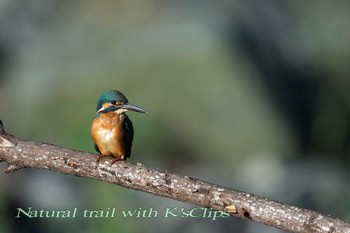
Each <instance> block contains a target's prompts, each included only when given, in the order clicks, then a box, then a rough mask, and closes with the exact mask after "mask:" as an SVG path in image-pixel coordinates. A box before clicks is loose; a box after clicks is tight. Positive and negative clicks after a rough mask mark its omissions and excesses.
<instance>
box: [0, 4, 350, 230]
mask: <svg viewBox="0 0 350 233" xmlns="http://www.w3.org/2000/svg"><path fill="white" fill-rule="evenodd" d="M349 7H350V3H349V2H348V1H332V2H330V1H329V2H327V1H306V2H305V1H279V0H275V1H264V2H263V3H262V2H259V1H253V0H249V1H244V0H237V1H196V0H189V1H157V0H139V1H125V0H124V1H58V0H46V1H44V0H41V1H38V0H36V1H34V0H29V1H19V0H14V1H10V0H1V1H0V119H2V121H3V122H4V125H5V129H6V130H7V132H9V133H11V134H13V135H16V136H17V137H19V138H21V139H25V140H36V141H43V142H48V143H53V144H57V145H61V146H65V147H68V148H72V149H77V150H83V151H89V152H94V149H93V143H92V141H91V139H90V134H89V127H90V123H91V120H92V117H93V116H94V113H95V108H96V101H97V98H98V96H99V95H100V94H101V93H102V92H104V91H105V90H108V89H117V90H120V91H121V92H123V93H124V94H125V95H126V96H127V97H128V99H129V101H130V102H132V103H134V104H136V105H138V106H140V107H142V108H144V109H146V110H147V111H148V112H149V114H148V115H142V114H135V113H129V116H130V118H131V120H132V121H133V123H134V128H135V138H134V146H133V153H132V156H131V158H130V160H129V161H130V162H132V163H137V162H139V163H142V164H144V165H145V166H148V167H151V168H158V169H161V170H166V171H169V172H171V173H179V174H183V175H188V176H192V177H196V178H200V179H203V180H206V181H209V182H213V183H216V184H219V185H223V186H227V187H232V188H235V189H239V190H244V191H247V192H252V193H255V194H257V195H262V196H266V197H269V198H271V199H274V200H278V201H281V202H286V203H289V204H292V205H296V206H299V207H304V208H310V209H313V210H315V211H320V212H322V213H324V214H330V215H331V216H334V217H338V218H341V219H343V220H348V221H349V220H350V198H349V195H348V193H349V192H350V186H349V178H350V177H349V176H350V170H349V167H350V166H349V156H350V143H349V142H350V118H349V115H350V109H349V108H350V91H349V88H350V78H349V75H350V69H349V67H350V64H349V61H350V44H349V41H350V31H349V24H350V15H349V14H348V9H349ZM5 165H6V164H4V163H2V164H0V169H1V170H3V169H4V168H5ZM0 186H1V189H0V195H1V199H0V217H1V218H0V231H1V232H23V231H25V232H36V233H38V232H53V233H59V232H85V233H89V232H101V233H104V232H145V231H146V232H150V231H153V232H154V231H157V232H228V231H230V232H282V231H279V230H277V229H273V228H270V227H267V226H263V225H261V224H257V223H253V222H251V221H248V220H242V219H238V218H225V219H219V220H216V221H212V220H210V219H205V218H181V217H178V218H162V217H158V218H134V219H128V218H123V217H121V215H120V211H121V210H134V209H138V208H141V209H147V208H153V209H155V210H158V211H159V212H163V211H164V209H166V208H169V207H179V208H187V209H191V208H195V206H192V205H189V204H185V203H181V202H176V201H172V200H169V199H165V198H160V197H156V196H153V195H150V194H146V193H142V192H138V191H134V190H128V189H125V188H121V187H118V186H114V185H111V184H106V183H102V182H98V181H94V180H89V179H82V178H77V177H74V176H68V175H63V174H58V173H54V172H50V171H46V170H34V169H25V170H21V171H18V172H16V173H15V174H12V175H5V174H2V175H0ZM18 207H20V208H27V207H33V208H34V209H39V210H40V209H45V210H66V209H71V208H78V209H79V210H83V209H91V210H99V209H102V210H104V209H107V208H116V210H117V212H118V215H117V217H115V218H112V219H110V218H101V219H84V218H81V217H78V218H72V219H60V218H59V219H55V218H49V219H40V218H37V219H28V218H20V219H16V218H14V216H15V215H16V208H18Z"/></svg>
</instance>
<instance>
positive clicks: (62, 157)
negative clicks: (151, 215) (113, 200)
mask: <svg viewBox="0 0 350 233" xmlns="http://www.w3.org/2000/svg"><path fill="white" fill-rule="evenodd" d="M1 161H5V162H7V164H8V166H7V168H6V170H5V172H6V173H13V172H15V171H17V170H18V169H21V168H41V169H49V170H52V171H57V172H61V173H65V174H71V175H76V176H80V177H87V178H91V179H95V180H100V181H104V182H109V183H113V184H117V185H120V186H123V187H127V188H131V189H135V190H139V191H143V192H147V193H152V194H154V195H157V196H162V197H168V198H171V199H174V200H178V201H183V202H188V203H192V204H195V205H199V206H203V207H208V208H212V209H215V210H219V211H226V212H228V213H230V214H231V215H233V216H236V217H241V218H248V219H250V220H253V221H256V222H259V223H262V224H265V225H270V226H273V227H276V228H280V229H283V230H286V231H291V232H304V233H306V232H307V233H309V232H329V233H336V232H337V233H338V232H339V233H340V232H349V233H350V224H349V223H347V222H344V221H341V220H339V219H334V218H331V217H328V216H325V215H322V214H320V213H317V212H315V211H311V210H307V209H302V208H298V207H295V206H290V205H287V204H282V203H279V202H276V201H272V200H269V199H267V198H263V197H259V196H256V195H253V194H250V193H244V192H241V191H236V190H233V189H229V188H225V187H221V186H218V185H215V184H211V183H208V182H204V181H201V180H198V179H194V178H191V177H188V176H182V175H176V174H170V173H167V172H164V171H160V170H156V169H150V168H147V167H145V166H143V165H141V164H136V165H135V164H130V163H128V162H117V163H115V164H114V165H112V166H111V159H108V158H107V159H104V160H103V161H100V163H99V164H97V163H96V155H95V154H90V153H86V152H81V151H76V150H70V149H66V148H63V147H59V146H56V145H51V144H47V143H40V142H32V141H22V140H20V139H18V138H16V137H14V136H11V135H9V134H7V133H6V132H5V130H4V128H3V125H2V122H1V120H0V162H1Z"/></svg>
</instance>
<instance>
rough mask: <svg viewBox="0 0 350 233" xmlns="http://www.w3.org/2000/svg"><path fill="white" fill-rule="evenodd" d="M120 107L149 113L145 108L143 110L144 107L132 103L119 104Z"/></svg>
mask: <svg viewBox="0 0 350 233" xmlns="http://www.w3.org/2000/svg"><path fill="white" fill-rule="evenodd" d="M119 109H126V110H130V111H134V112H139V113H147V112H146V111H145V110H143V109H142V108H140V107H138V106H136V105H133V104H131V103H127V104H123V105H121V106H119Z"/></svg>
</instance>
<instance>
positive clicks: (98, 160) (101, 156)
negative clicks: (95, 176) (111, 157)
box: [96, 154, 105, 163]
mask: <svg viewBox="0 0 350 233" xmlns="http://www.w3.org/2000/svg"><path fill="white" fill-rule="evenodd" d="M104 156H105V155H103V154H100V156H98V158H97V159H96V162H97V163H98V162H100V160H101V159H102V158H103V157H104Z"/></svg>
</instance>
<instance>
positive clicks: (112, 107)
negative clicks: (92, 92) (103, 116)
mask: <svg viewBox="0 0 350 233" xmlns="http://www.w3.org/2000/svg"><path fill="white" fill-rule="evenodd" d="M128 110H130V111H134V112H140V113H147V112H146V111H145V110H143V109H142V108H140V107H138V106H136V105H133V104H131V103H129V101H128V99H127V98H126V97H125V95H123V94H122V93H121V92H119V91H117V90H109V91H106V92H105V93H103V94H102V95H101V96H100V98H99V99H98V102H97V109H96V114H100V113H107V112H116V113H117V114H122V113H124V112H126V111H128Z"/></svg>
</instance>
